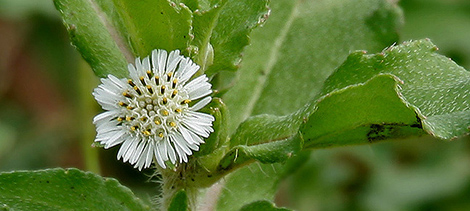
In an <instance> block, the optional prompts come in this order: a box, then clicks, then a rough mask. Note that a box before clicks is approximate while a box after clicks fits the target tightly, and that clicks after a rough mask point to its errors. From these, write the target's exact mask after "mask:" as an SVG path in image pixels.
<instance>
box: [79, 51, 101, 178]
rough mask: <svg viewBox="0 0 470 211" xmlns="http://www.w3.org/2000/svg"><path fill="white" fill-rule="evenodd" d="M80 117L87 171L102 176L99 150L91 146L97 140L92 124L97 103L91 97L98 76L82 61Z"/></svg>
mask: <svg viewBox="0 0 470 211" xmlns="http://www.w3.org/2000/svg"><path fill="white" fill-rule="evenodd" d="M77 81H78V102H79V103H78V106H79V107H78V117H79V118H77V119H79V120H80V122H79V124H80V126H81V135H80V142H81V148H82V152H83V160H84V164H85V170H87V171H91V172H94V173H97V174H100V165H99V160H98V149H97V148H94V147H92V146H91V144H92V143H93V140H94V139H95V128H94V125H93V124H92V123H91V122H92V119H93V117H94V116H95V114H96V109H95V108H96V103H95V100H94V99H93V96H92V95H91V92H92V91H93V88H94V87H95V86H96V85H97V82H98V81H97V80H96V76H94V75H93V71H92V70H91V68H90V66H88V64H87V63H86V62H85V61H84V60H81V61H80V63H79V68H78V78H77Z"/></svg>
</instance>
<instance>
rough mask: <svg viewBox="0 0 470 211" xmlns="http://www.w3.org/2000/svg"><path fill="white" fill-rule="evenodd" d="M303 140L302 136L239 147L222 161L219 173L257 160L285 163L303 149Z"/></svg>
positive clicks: (233, 149)
mask: <svg viewBox="0 0 470 211" xmlns="http://www.w3.org/2000/svg"><path fill="white" fill-rule="evenodd" d="M302 145H303V139H302V138H301V137H300V136H293V137H289V138H287V139H285V140H277V141H273V142H268V143H262V144H257V145H253V146H246V145H239V146H236V147H234V148H232V150H230V152H228V153H227V154H226V155H225V157H224V158H223V159H222V160H221V161H220V164H219V166H218V169H217V170H218V171H226V170H231V169H234V168H235V167H236V166H237V165H243V164H246V163H247V162H249V160H252V159H254V160H257V161H260V162H261V163H278V162H284V161H286V160H287V159H289V158H290V157H292V156H293V155H294V154H296V153H297V152H299V151H300V150H301V149H302Z"/></svg>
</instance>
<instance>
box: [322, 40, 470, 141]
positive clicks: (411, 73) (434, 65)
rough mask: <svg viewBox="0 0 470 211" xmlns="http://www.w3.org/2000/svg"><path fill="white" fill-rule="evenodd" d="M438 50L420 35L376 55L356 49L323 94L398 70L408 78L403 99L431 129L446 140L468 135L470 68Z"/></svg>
mask: <svg viewBox="0 0 470 211" xmlns="http://www.w3.org/2000/svg"><path fill="white" fill-rule="evenodd" d="M436 50H437V47H436V46H434V44H432V43H431V42H430V41H429V40H419V41H414V42H406V43H404V44H402V45H398V46H392V47H390V48H388V49H386V50H385V51H384V52H382V53H379V54H375V55H365V54H364V53H363V52H356V53H353V54H351V55H350V56H349V57H348V59H347V60H346V62H345V63H344V64H343V65H342V66H341V67H340V68H339V69H338V70H336V72H335V73H334V74H333V75H332V76H331V77H330V78H329V79H328V80H327V81H326V83H325V86H324V88H323V90H322V94H326V93H329V92H331V91H333V90H336V89H341V88H343V87H346V86H350V85H353V84H358V83H364V82H365V81H367V80H369V79H370V78H372V77H374V76H376V75H377V74H393V75H395V76H396V77H398V79H399V80H401V81H403V84H400V90H399V91H400V93H401V94H402V95H403V96H402V98H403V100H404V101H406V102H407V104H410V105H411V106H412V107H413V108H415V109H414V110H415V112H416V113H417V114H418V117H419V118H420V120H421V123H422V125H423V129H424V130H425V131H426V132H428V133H430V134H431V135H433V136H435V137H438V138H441V139H453V138H456V137H459V136H462V135H465V134H468V133H469V129H468V127H469V126H470V72H468V71H466V70H465V69H463V68H462V67H460V66H458V65H457V64H455V63H454V62H453V61H451V60H449V59H448V58H447V57H445V56H442V55H439V54H437V53H435V51H436ZM397 115H398V114H397Z"/></svg>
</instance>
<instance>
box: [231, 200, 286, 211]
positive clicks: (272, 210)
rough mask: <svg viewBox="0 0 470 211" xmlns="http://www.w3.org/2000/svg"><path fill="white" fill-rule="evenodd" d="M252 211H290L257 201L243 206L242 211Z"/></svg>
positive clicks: (266, 202)
mask: <svg viewBox="0 0 470 211" xmlns="http://www.w3.org/2000/svg"><path fill="white" fill-rule="evenodd" d="M250 210H263V211H289V209H285V208H276V207H275V205H274V204H273V203H271V202H269V201H256V202H253V203H251V204H247V205H245V206H243V207H242V208H241V209H240V211H250Z"/></svg>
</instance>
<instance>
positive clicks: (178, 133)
mask: <svg viewBox="0 0 470 211" xmlns="http://www.w3.org/2000/svg"><path fill="white" fill-rule="evenodd" d="M179 53H180V52H179V51H178V50H176V51H172V52H170V53H169V55H167V52H166V51H165V50H153V51H152V56H151V58H149V57H146V58H144V59H143V60H142V61H140V59H139V58H137V59H136V60H135V66H134V65H132V64H129V65H128V69H129V75H130V79H119V78H117V77H115V76H113V75H108V77H107V78H104V79H101V82H102V84H100V85H99V86H98V87H97V88H96V89H95V90H94V92H93V95H94V96H95V98H96V100H97V101H98V103H99V104H100V105H101V106H102V107H103V109H104V110H106V111H105V112H103V113H101V114H99V115H97V116H96V117H95V118H94V119H93V123H94V124H95V125H96V131H97V135H96V139H95V141H96V142H100V143H101V144H103V145H104V148H105V149H107V148H110V147H113V146H116V145H118V144H122V145H121V148H120V149H119V152H118V154H117V158H118V159H120V158H123V161H124V162H127V161H128V162H129V163H131V164H133V165H134V167H135V168H139V170H141V169H142V168H148V167H149V166H150V164H151V163H152V161H153V160H154V159H155V160H156V161H157V163H158V164H159V165H160V166H161V167H162V168H166V165H165V162H166V161H170V162H171V163H172V164H176V162H179V163H181V162H187V161H188V155H191V154H192V151H197V150H199V145H200V144H202V143H204V140H203V138H207V137H208V136H209V134H210V133H211V132H213V129H212V122H213V121H214V117H213V116H211V115H209V114H205V113H201V112H197V111H198V110H199V109H201V108H202V107H204V106H206V105H207V104H208V103H209V102H210V101H211V97H210V96H207V95H209V94H211V93H212V90H211V84H210V83H209V82H208V78H207V76H206V75H201V76H199V77H197V78H195V79H193V80H191V81H189V79H190V78H191V77H192V76H193V75H194V74H195V73H196V72H197V71H198V70H199V66H198V65H197V64H195V63H193V62H192V61H191V60H190V59H189V58H185V57H183V56H181V55H180V54H179ZM206 96H207V97H206ZM203 97H205V98H203ZM200 98H203V99H202V100H200V101H199V102H197V103H195V104H194V105H192V106H189V103H191V102H192V101H194V100H198V99H200Z"/></svg>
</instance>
